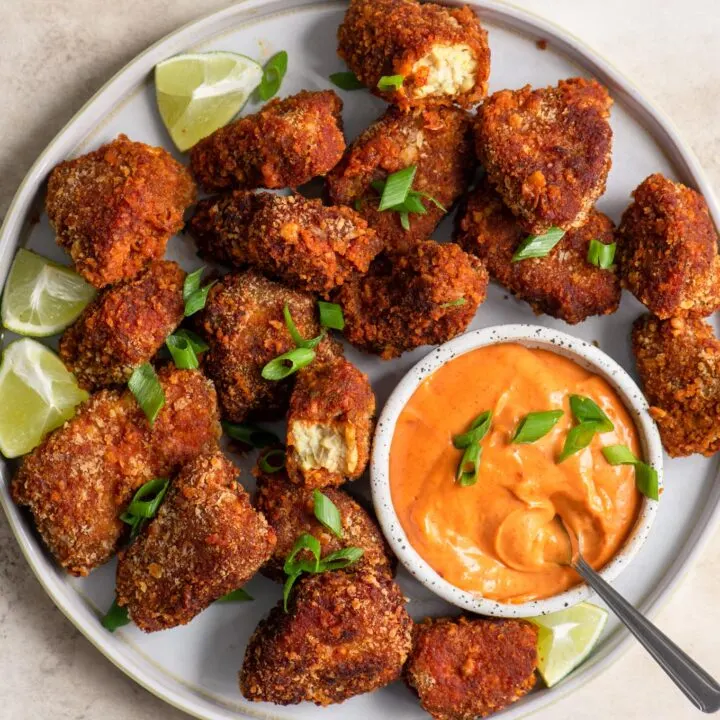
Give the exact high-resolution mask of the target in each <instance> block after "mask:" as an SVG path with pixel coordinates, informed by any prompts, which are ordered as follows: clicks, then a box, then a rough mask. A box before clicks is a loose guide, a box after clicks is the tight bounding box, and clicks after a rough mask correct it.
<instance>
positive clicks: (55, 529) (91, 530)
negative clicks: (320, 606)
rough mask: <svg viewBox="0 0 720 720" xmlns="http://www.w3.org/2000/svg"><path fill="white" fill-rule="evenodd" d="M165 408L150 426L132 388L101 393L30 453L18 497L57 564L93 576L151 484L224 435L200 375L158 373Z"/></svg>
mask: <svg viewBox="0 0 720 720" xmlns="http://www.w3.org/2000/svg"><path fill="white" fill-rule="evenodd" d="M158 377H159V379H160V384H161V385H162V387H163V390H164V392H165V405H164V407H163V408H162V410H160V413H159V415H158V417H157V419H156V420H155V424H154V425H153V427H152V428H151V427H150V425H149V424H148V421H147V419H146V418H145V415H144V414H143V411H142V410H141V409H140V407H139V406H138V404H137V401H136V400H135V398H134V397H133V395H132V393H131V392H130V391H129V390H126V391H124V392H120V391H119V390H101V391H100V392H98V393H96V394H95V395H92V396H91V397H90V399H89V400H88V401H87V402H86V403H84V404H83V405H82V406H81V407H80V408H79V410H78V412H77V414H76V415H75V416H74V417H73V418H71V419H70V420H68V421H67V422H66V423H65V424H64V425H63V426H62V427H60V428H58V429H57V430H55V431H54V432H52V433H51V434H50V435H48V437H47V438H46V439H45V440H44V441H43V443H42V444H41V445H40V446H39V447H37V448H36V449H35V450H33V452H32V453H31V454H30V455H27V456H26V457H25V458H24V460H23V463H22V465H21V466H20V469H19V471H18V473H17V475H16V476H15V479H14V480H13V483H12V496H13V499H14V500H15V502H16V503H18V504H19V505H27V506H28V507H29V508H30V510H31V511H32V514H33V517H34V519H35V524H36V525H37V528H38V531H39V532H40V535H41V536H42V538H43V540H44V541H45V544H46V545H47V546H48V548H49V549H50V552H51V553H52V554H53V556H54V557H55V559H56V560H57V562H58V563H59V564H60V565H61V566H62V567H63V568H65V569H66V570H67V571H68V572H69V573H71V574H73V575H87V574H88V573H89V572H90V571H91V570H93V569H94V568H95V567H97V566H98V565H101V564H102V563H104V562H106V561H107V560H109V559H110V557H112V555H113V554H114V553H115V551H116V550H117V546H118V543H119V541H120V539H121V537H122V535H123V533H124V530H125V529H126V528H127V525H125V524H124V523H123V522H121V521H120V519H119V518H118V515H120V513H121V512H122V511H123V510H124V509H125V507H126V505H127V504H128V503H129V502H130V500H131V498H132V496H133V494H134V493H135V491H136V490H137V489H138V488H139V487H140V486H141V485H143V484H144V483H146V482H148V481H149V480H152V479H153V478H156V477H162V476H165V475H168V474H169V473H172V472H174V471H176V470H177V469H178V468H179V467H180V466H181V465H182V464H184V463H186V462H187V461H188V460H190V459H191V458H193V457H194V456H195V455H197V454H198V453H199V452H200V450H201V449H202V448H203V446H204V445H205V444H206V443H208V442H210V441H213V440H216V439H217V438H219V437H220V423H219V421H218V412H217V401H216V397H215V390H214V389H213V386H212V384H211V383H210V382H209V381H208V380H207V379H206V378H205V377H204V376H203V375H202V373H200V372H199V371H197V370H176V369H175V368H173V367H165V368H163V369H161V370H160V371H159V372H158Z"/></svg>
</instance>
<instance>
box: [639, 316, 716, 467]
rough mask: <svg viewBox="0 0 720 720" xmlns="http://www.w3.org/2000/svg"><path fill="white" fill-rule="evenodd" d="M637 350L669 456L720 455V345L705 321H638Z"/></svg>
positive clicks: (645, 389)
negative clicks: (719, 453) (718, 453)
mask: <svg viewBox="0 0 720 720" xmlns="http://www.w3.org/2000/svg"><path fill="white" fill-rule="evenodd" d="M632 347H633V353H634V355H635V362H636V363H637V369H638V372H639V374H640V381H641V386H642V389H643V392H644V393H645V396H646V397H647V400H648V402H649V403H650V414H651V415H652V417H653V419H654V420H655V422H656V423H657V425H658V429H659V430H660V437H661V439H662V443H663V446H664V448H665V450H666V451H667V453H668V455H670V456H672V457H682V456H685V455H691V454H693V453H701V454H703V455H707V456H710V455H712V454H713V453H715V452H717V451H718V450H720V341H719V340H718V339H717V338H716V337H715V334H714V332H713V330H712V328H711V327H710V325H708V324H707V323H706V322H705V321H704V320H702V319H700V318H699V317H696V316H695V317H694V316H692V315H689V316H680V317H674V318H670V319H669V320H659V319H658V318H656V317H654V316H652V315H649V314H648V315H643V316H642V317H640V318H638V319H637V320H636V321H635V325H634V326H633V333H632Z"/></svg>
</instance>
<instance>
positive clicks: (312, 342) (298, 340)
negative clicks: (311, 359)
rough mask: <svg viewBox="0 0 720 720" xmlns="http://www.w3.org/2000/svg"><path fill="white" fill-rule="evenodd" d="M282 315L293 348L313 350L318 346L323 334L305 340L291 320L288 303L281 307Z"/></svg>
mask: <svg viewBox="0 0 720 720" xmlns="http://www.w3.org/2000/svg"><path fill="white" fill-rule="evenodd" d="M283 315H284V317H285V325H286V326H287V329H288V332H289V333H290V337H291V338H292V341H293V342H294V343H295V347H299V348H310V349H313V348H316V347H317V346H318V345H319V344H320V341H321V340H322V339H323V338H324V337H325V335H324V334H323V333H320V335H318V336H317V337H314V338H311V339H309V340H305V338H304V337H303V336H302V335H301V334H300V331H299V330H298V329H297V326H296V325H295V322H294V321H293V319H292V315H291V314H290V305H288V303H285V306H284V307H283Z"/></svg>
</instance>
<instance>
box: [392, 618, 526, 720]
mask: <svg viewBox="0 0 720 720" xmlns="http://www.w3.org/2000/svg"><path fill="white" fill-rule="evenodd" d="M537 635H538V630H537V627H536V626H535V625H533V624H532V623H530V622H527V621H526V620H506V619H491V618H473V619H470V618H466V617H459V618H435V619H430V618H428V619H426V620H425V621H423V622H422V623H419V624H417V625H416V626H415V630H414V633H413V649H412V652H411V654H410V657H409V659H408V662H407V665H406V666H405V672H404V675H405V680H406V682H407V684H408V685H409V686H410V687H411V688H414V689H415V691H416V692H417V694H418V695H419V697H420V703H421V704H422V706H423V708H424V709H425V710H426V711H427V712H428V713H430V715H432V717H433V718H435V720H475V718H478V717H486V716H487V715H490V714H492V713H494V712H497V711H499V710H502V709H503V708H504V707H507V706H508V705H510V704H511V703H514V702H515V701H516V700H519V699H520V698H521V697H522V696H523V695H526V694H527V693H528V692H530V690H532V688H533V686H534V685H535V668H536V666H537V648H536V645H537Z"/></svg>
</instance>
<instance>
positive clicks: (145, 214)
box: [45, 135, 195, 288]
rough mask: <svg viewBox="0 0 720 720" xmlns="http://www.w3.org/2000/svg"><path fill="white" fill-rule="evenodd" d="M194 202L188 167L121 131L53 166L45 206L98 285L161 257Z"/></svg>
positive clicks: (63, 242) (60, 237)
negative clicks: (97, 145) (99, 146)
mask: <svg viewBox="0 0 720 720" xmlns="http://www.w3.org/2000/svg"><path fill="white" fill-rule="evenodd" d="M194 201H195V184H194V183H193V181H192V179H191V177H190V173H189V172H188V171H187V170H186V169H185V167H183V166H182V165H181V164H180V163H179V162H177V161H176V160H174V159H173V157H172V156H171V155H170V153H168V152H167V151H166V150H163V148H159V147H151V146H150V145H145V144H144V143H140V142H133V141H131V140H129V139H128V138H127V137H126V136H125V135H118V137H117V138H115V140H113V141H112V142H110V143H108V144H107V145H103V146H102V147H101V148H99V149H98V150H95V151H94V152H91V153H88V154H87V155H81V156H80V157H78V158H75V159H74V160H66V161H65V162H62V163H60V164H59V165H58V166H56V167H55V169H54V170H53V171H52V173H51V174H50V180H49V182H48V191H47V197H46V199H45V207H46V209H47V214H48V217H49V218H50V224H51V225H52V227H53V228H54V229H55V232H56V233H57V242H58V245H60V246H61V247H62V248H64V249H65V250H66V251H67V252H68V253H70V257H72V260H73V263H74V266H75V269H76V270H77V272H79V273H80V275H82V276H83V277H84V278H85V279H86V280H87V281H88V282H89V283H91V284H92V285H94V286H95V287H97V288H100V287H103V286H105V285H108V284H110V283H116V282H118V281H119V280H123V279H126V278H131V277H133V275H136V274H137V273H138V272H139V271H140V270H141V269H142V268H143V267H144V266H145V265H146V264H147V263H148V262H150V260H154V259H155V258H160V257H162V256H163V254H164V252H165V246H166V245H167V242H168V240H169V239H170V236H171V235H172V234H173V233H176V232H177V231H178V230H180V228H182V226H183V213H184V212H185V209H186V208H187V207H188V206H189V205H191V204H192V203H193V202H194Z"/></svg>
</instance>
